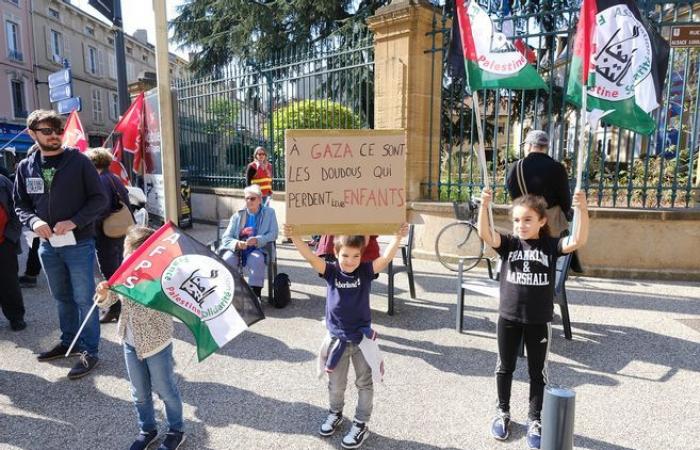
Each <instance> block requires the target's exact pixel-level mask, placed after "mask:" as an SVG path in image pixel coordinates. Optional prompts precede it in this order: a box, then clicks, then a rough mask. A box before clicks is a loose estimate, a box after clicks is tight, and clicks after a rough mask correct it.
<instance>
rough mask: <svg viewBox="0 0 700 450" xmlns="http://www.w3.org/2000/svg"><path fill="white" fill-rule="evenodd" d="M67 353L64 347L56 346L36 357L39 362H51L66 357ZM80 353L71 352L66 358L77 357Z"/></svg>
mask: <svg viewBox="0 0 700 450" xmlns="http://www.w3.org/2000/svg"><path fill="white" fill-rule="evenodd" d="M67 351H68V347H66V346H65V345H63V344H60V343H59V344H56V346H55V347H54V348H52V349H51V350H48V351H45V352H43V353H39V355H38V356H37V357H36V359H38V360H39V361H41V362H44V361H51V360H52V359H59V358H65V357H66V352H67ZM79 355H80V353H78V352H76V351H73V352H72V353H71V354H70V355H68V356H79Z"/></svg>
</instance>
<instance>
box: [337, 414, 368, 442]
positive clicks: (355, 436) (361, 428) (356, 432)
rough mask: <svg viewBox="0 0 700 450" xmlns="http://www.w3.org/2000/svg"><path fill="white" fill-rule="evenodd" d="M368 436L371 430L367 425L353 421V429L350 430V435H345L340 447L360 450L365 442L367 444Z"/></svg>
mask: <svg viewBox="0 0 700 450" xmlns="http://www.w3.org/2000/svg"><path fill="white" fill-rule="evenodd" d="M368 435H369V428H368V427H367V424H366V423H362V422H358V421H357V420H353V421H352V428H350V431H348V434H346V435H345V437H344V438H343V441H342V442H341V443H340V445H342V446H343V448H358V447H359V446H361V445H362V443H363V442H365V439H367V436H368Z"/></svg>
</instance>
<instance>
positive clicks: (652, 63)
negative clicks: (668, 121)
mask: <svg viewBox="0 0 700 450" xmlns="http://www.w3.org/2000/svg"><path fill="white" fill-rule="evenodd" d="M668 58H669V45H668V42H666V41H665V40H664V39H663V38H662V37H661V35H660V34H659V33H658V32H657V31H656V30H655V29H654V28H652V27H650V26H648V25H647V23H646V21H645V20H644V19H643V18H642V16H641V14H640V13H639V9H637V6H636V4H635V2H634V1H633V0H584V1H583V4H582V5H581V14H580V17H579V21H578V26H577V29H576V38H575V40H574V56H573V60H572V61H571V74H570V75H569V83H568V87H567V90H566V100H567V101H569V102H570V103H573V104H575V105H576V106H578V107H581V103H582V102H581V100H582V99H581V96H582V92H583V90H582V86H583V85H587V86H588V89H587V100H586V102H587V107H586V109H588V110H589V111H592V112H593V115H594V116H595V115H600V114H602V113H603V112H608V113H607V114H606V115H604V116H603V117H602V119H601V120H602V121H603V122H604V123H607V124H610V125H617V126H619V127H621V128H626V129H628V130H632V131H636V132H638V133H643V134H650V133H652V132H653V131H654V129H655V128H656V123H655V121H654V119H653V118H652V117H651V115H650V113H651V111H653V110H654V109H656V108H657V107H658V106H659V105H660V103H661V98H662V91H663V83H664V80H665V78H666V71H667V69H668Z"/></svg>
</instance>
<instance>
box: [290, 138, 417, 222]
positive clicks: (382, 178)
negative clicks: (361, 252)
mask: <svg viewBox="0 0 700 450" xmlns="http://www.w3.org/2000/svg"><path fill="white" fill-rule="evenodd" d="M285 161H286V182H287V183H286V186H287V208H286V209H287V217H286V221H287V223H289V224H293V225H304V227H303V229H304V230H306V231H307V232H308V231H310V230H311V229H313V230H316V231H318V232H325V233H329V234H330V231H331V230H332V231H333V232H334V233H336V234H337V233H340V232H342V231H339V227H338V226H343V225H358V224H362V225H370V226H371V225H374V226H373V227H372V228H371V229H373V230H375V231H376V232H379V231H377V230H379V229H382V230H384V231H386V232H393V231H395V229H394V228H395V225H396V224H400V223H403V222H404V221H405V217H406V189H405V175H406V139H405V134H404V131H403V130H287V131H286V133H285ZM318 225H323V226H318ZM324 226H326V227H324ZM327 226H330V228H329V227H327ZM297 229H299V228H298V227H297ZM343 229H345V230H347V231H346V232H351V231H352V230H354V229H355V228H353V227H352V226H350V227H345V228H343ZM368 229H369V228H368Z"/></svg>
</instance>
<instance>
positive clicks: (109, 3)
mask: <svg viewBox="0 0 700 450" xmlns="http://www.w3.org/2000/svg"><path fill="white" fill-rule="evenodd" d="M88 4H89V5H90V6H92V7H93V8H95V9H96V10H97V11H98V12H99V13H100V14H102V15H103V16H105V17H106V18H107V20H109V21H112V19H114V0H88Z"/></svg>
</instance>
